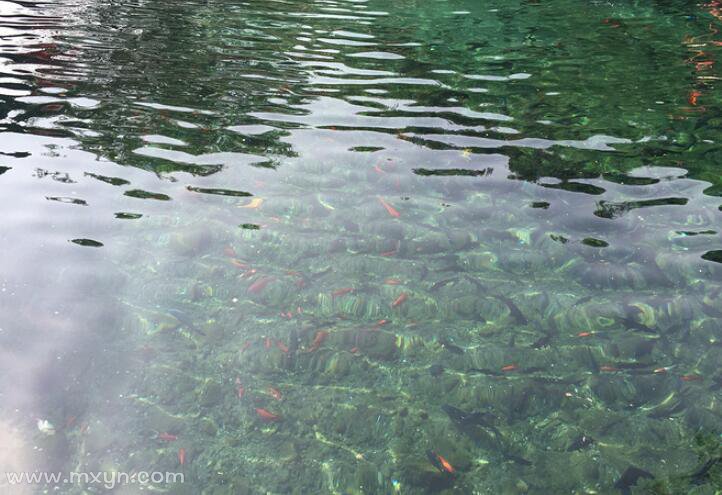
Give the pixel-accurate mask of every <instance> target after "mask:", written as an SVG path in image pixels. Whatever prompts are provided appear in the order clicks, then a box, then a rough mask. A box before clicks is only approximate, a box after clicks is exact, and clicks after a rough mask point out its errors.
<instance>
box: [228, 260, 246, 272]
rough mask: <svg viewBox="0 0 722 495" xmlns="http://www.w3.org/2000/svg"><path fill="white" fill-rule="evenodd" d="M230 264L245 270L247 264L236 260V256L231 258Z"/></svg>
mask: <svg viewBox="0 0 722 495" xmlns="http://www.w3.org/2000/svg"><path fill="white" fill-rule="evenodd" d="M231 265H233V266H236V267H238V268H240V269H241V270H245V269H246V268H248V265H247V264H245V263H243V262H242V261H239V260H237V259H236V258H231Z"/></svg>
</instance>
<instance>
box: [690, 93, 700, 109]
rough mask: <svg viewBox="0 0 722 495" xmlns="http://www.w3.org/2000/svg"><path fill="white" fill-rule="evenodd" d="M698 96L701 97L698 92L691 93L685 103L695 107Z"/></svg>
mask: <svg viewBox="0 0 722 495" xmlns="http://www.w3.org/2000/svg"><path fill="white" fill-rule="evenodd" d="M700 96H702V93H700V92H699V91H692V92H691V93H690V94H689V97H688V98H687V102H688V103H689V104H690V105H692V106H696V105H697V98H699V97H700Z"/></svg>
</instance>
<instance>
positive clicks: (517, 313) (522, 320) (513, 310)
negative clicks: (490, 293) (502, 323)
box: [494, 295, 529, 325]
mask: <svg viewBox="0 0 722 495" xmlns="http://www.w3.org/2000/svg"><path fill="white" fill-rule="evenodd" d="M494 297H495V298H497V299H498V300H500V301H501V302H503V303H504V304H506V307H507V308H509V314H511V316H512V318H514V321H515V322H516V323H518V324H519V325H527V324H528V323H529V320H527V319H526V316H524V313H522V312H521V310H520V309H519V307H518V306H517V305H516V304H514V301H512V300H511V299H509V298H508V297H506V296H501V295H498V296H494Z"/></svg>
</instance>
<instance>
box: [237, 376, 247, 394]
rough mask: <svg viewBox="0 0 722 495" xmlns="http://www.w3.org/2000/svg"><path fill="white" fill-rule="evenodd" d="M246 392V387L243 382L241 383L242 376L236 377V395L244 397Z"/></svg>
mask: <svg viewBox="0 0 722 495" xmlns="http://www.w3.org/2000/svg"><path fill="white" fill-rule="evenodd" d="M245 393H246V387H244V386H243V383H241V377H239V376H237V377H236V395H237V396H238V398H239V399H242V398H243V396H244V395H245Z"/></svg>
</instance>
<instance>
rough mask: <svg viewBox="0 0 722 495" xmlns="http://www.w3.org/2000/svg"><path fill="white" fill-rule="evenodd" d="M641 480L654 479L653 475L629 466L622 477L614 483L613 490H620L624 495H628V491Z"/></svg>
mask: <svg viewBox="0 0 722 495" xmlns="http://www.w3.org/2000/svg"><path fill="white" fill-rule="evenodd" d="M642 478H647V479H654V475H652V473H649V472H647V471H645V470H644V469H639V468H637V467H634V466H629V467H628V468H627V469H626V470H625V471H624V473H622V477H621V478H619V479H618V480H617V482H616V483H614V488H616V489H618V490H621V491H622V493H623V494H624V495H627V494H628V493H630V491H629V489H630V488H631V487H633V486H634V485H636V484H637V482H638V481H639V480H640V479H642Z"/></svg>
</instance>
